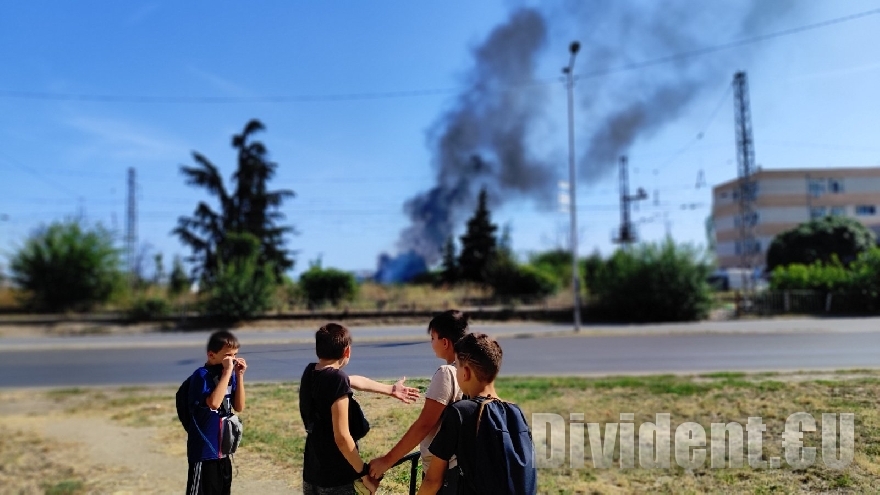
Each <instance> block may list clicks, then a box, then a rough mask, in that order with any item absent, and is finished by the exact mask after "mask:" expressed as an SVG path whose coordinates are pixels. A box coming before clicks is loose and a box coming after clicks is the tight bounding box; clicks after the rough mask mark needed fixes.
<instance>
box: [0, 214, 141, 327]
mask: <svg viewBox="0 0 880 495" xmlns="http://www.w3.org/2000/svg"><path fill="white" fill-rule="evenodd" d="M10 268H11V271H12V277H13V280H15V283H16V284H18V286H19V287H20V288H21V289H23V290H24V291H25V292H26V293H27V294H29V298H28V300H27V301H25V302H26V304H27V305H29V306H30V307H32V308H34V309H38V310H49V311H63V310H69V309H74V310H88V309H91V308H92V307H94V306H95V305H97V304H101V303H104V302H107V301H108V300H109V299H110V297H111V296H112V295H113V293H114V291H115V290H117V289H118V288H119V287H120V286H121V285H122V284H123V283H124V276H123V274H122V271H121V261H120V256H119V250H118V249H116V247H115V246H114V245H113V235H112V234H111V233H110V231H108V230H106V229H104V228H103V227H101V226H100V225H97V226H95V227H92V228H90V227H87V226H85V225H83V224H82V223H81V222H80V221H78V220H69V221H65V222H56V223H53V224H51V225H49V226H48V227H43V228H41V229H40V230H38V231H37V232H36V233H34V234H33V235H31V236H30V238H28V240H27V241H26V242H25V245H24V247H22V248H21V249H20V250H18V252H17V253H15V255H14V256H13V257H12V260H11V263H10Z"/></svg>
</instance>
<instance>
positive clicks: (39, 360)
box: [0, 328, 880, 387]
mask: <svg viewBox="0 0 880 495" xmlns="http://www.w3.org/2000/svg"><path fill="white" fill-rule="evenodd" d="M422 331H423V330H422ZM514 335H516V334H511V335H510V336H508V337H506V338H502V339H501V340H500V341H501V343H502V347H503V349H504V362H503V365H502V371H501V373H502V375H589V374H637V373H690V372H710V371H781V370H826V369H852V368H877V367H880V332H876V331H866V329H864V328H860V329H858V330H853V331H850V330H842V329H840V328H838V329H836V330H835V329H827V330H826V331H823V330H819V331H806V332H799V331H786V332H757V333H750V332H737V333H696V332H694V333H678V334H670V333H656V334H644V333H643V334H627V335H608V334H602V335H593V336H569V337H533V338H525V337H516V336H514ZM203 345H204V343H200V344H199V345H198V346H168V347H150V346H140V347H128V348H125V347H120V346H109V347H106V348H97V349H96V348H83V349H77V348H48V347H47V348H40V347H33V348H22V349H19V350H15V351H9V350H7V351H6V352H2V353H0V376H2V383H0V387H72V386H100V385H138V384H142V385H154V384H166V385H170V384H177V383H179V382H180V381H181V380H182V379H183V378H184V377H186V376H187V375H188V374H189V373H191V372H192V370H193V369H195V368H196V367H198V366H199V365H201V364H202V363H203V361H204V351H203ZM241 355H242V356H243V357H245V358H246V359H247V360H248V364H249V369H248V372H247V378H248V379H249V380H250V381H298V380H299V377H300V374H301V372H302V370H303V369H304V367H305V366H306V364H307V363H309V362H311V361H312V360H314V346H313V344H308V343H271V342H267V343H253V344H249V345H246V346H244V347H243V348H242V352H241ZM438 364H440V363H439V361H438V360H437V359H436V358H435V357H434V356H433V354H432V352H431V348H430V346H429V344H428V342H427V341H426V340H421V341H413V340H411V339H410V340H407V339H398V340H389V341H382V342H372V343H363V344H357V343H355V346H354V348H353V353H352V361H351V364H350V365H349V367H348V368H347V371H348V372H349V373H350V374H362V375H366V376H370V377H374V378H394V377H400V376H407V377H428V376H430V375H431V374H432V373H433V371H434V370H435V369H436V367H437V365H438Z"/></svg>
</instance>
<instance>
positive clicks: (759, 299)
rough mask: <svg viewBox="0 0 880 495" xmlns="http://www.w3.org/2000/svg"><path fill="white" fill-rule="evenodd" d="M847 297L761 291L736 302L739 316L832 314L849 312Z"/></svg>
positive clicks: (824, 292) (796, 291) (803, 291)
mask: <svg viewBox="0 0 880 495" xmlns="http://www.w3.org/2000/svg"><path fill="white" fill-rule="evenodd" d="M848 303H849V301H847V300H845V296H843V295H840V294H833V293H831V292H827V291H810V290H787V291H770V290H768V291H761V292H757V293H755V294H751V295H746V296H740V297H738V298H737V301H736V312H737V314H739V315H746V314H751V315H759V316H760V315H779V314H811V315H819V314H831V313H841V312H849V309H850V304H848Z"/></svg>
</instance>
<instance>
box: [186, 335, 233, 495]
mask: <svg viewBox="0 0 880 495" xmlns="http://www.w3.org/2000/svg"><path fill="white" fill-rule="evenodd" d="M239 347H240V345H239V342H238V339H237V338H236V337H235V335H233V334H232V332H229V331H225V330H221V331H218V332H214V333H213V334H211V336H210V337H209V338H208V360H207V361H206V362H205V365H204V366H202V367H201V368H199V369H197V370H195V371H194V372H193V374H192V376H190V377H189V394H188V403H189V410H190V412H191V421H192V424H190V425H188V426H187V428H186V429H187V441H186V457H187V461H189V471H188V474H187V481H186V493H187V495H209V494H218V495H227V494H229V493H230V490H231V487H232V462H231V460H230V458H229V456H228V455H227V454H226V453H224V452H223V450H224V449H223V448H222V445H223V443H224V440H226V441H227V442H228V439H224V438H223V437H224V435H227V436H228V435H229V429H228V428H224V421H227V420H228V419H229V417H230V416H232V415H233V414H234V413H235V412H236V411H237V412H241V411H242V410H244V406H245V391H244V372H245V370H246V369H247V363H246V362H245V360H244V359H243V358H240V357H238V356H237V355H238V350H239Z"/></svg>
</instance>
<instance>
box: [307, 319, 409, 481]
mask: <svg viewBox="0 0 880 495" xmlns="http://www.w3.org/2000/svg"><path fill="white" fill-rule="evenodd" d="M315 354H317V357H318V362H317V363H311V364H309V365H308V366H307V367H306V369H305V371H304V372H303V375H302V379H301V380H300V389H299V411H300V416H301V417H302V420H303V424H304V425H305V427H306V431H307V432H308V435H307V436H306V446H305V451H304V453H303V456H304V461H303V493H304V495H337V494H338V495H354V494H358V493H364V492H366V491H368V492H369V493H375V491H376V489H377V487H378V480H376V479H374V478H371V477H370V465H369V463H367V462H365V461H364V460H363V459H361V456H360V453H359V452H358V444H357V441H358V440H360V439H361V438H363V437H364V436H365V435H366V434H367V432H368V431H369V429H370V425H369V423H368V422H367V420H366V418H365V417H364V414H363V411H362V410H361V408H360V406H359V405H358V403H357V401H355V400H354V397H353V396H352V395H353V392H352V389H356V390H361V391H366V392H376V393H382V394H385V395H389V396H392V397H396V398H397V399H400V400H401V401H403V402H405V403H412V402H415V400H416V399H418V397H419V392H418V390H417V389H415V388H411V387H406V386H404V385H403V383H404V380H405V378H404V379H401V380H399V381H398V382H397V383H395V384H394V385H385V384H382V383H379V382H375V381H373V380H370V379H369V378H366V377H362V376H351V377H349V376H348V374H346V373H345V371H343V370H342V368H344V367H345V366H346V365H347V364H348V362H349V360H350V359H351V333H350V332H349V330H348V329H347V328H346V327H344V326H342V325H340V324H338V323H328V324H326V325H324V326H322V327H321V328H319V329H318V331H317V332H316V333H315Z"/></svg>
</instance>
